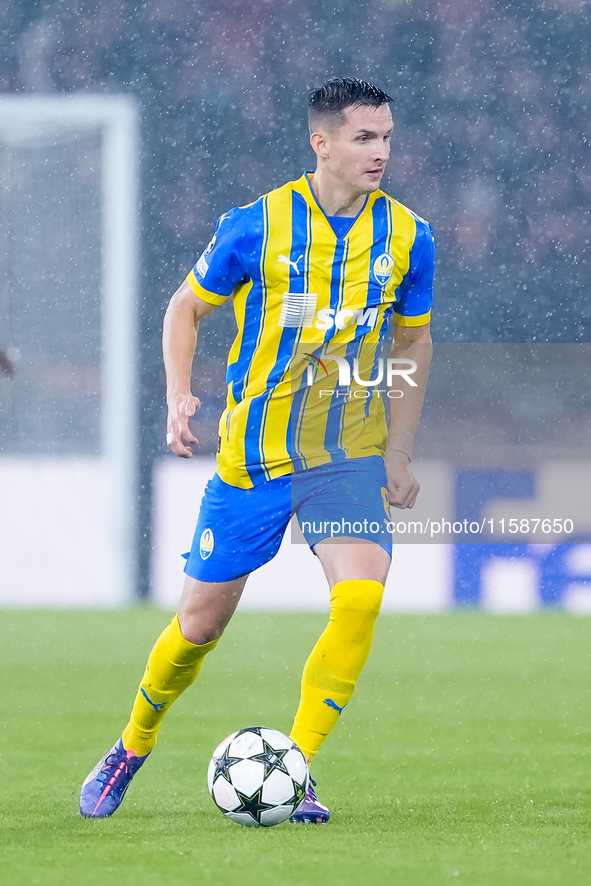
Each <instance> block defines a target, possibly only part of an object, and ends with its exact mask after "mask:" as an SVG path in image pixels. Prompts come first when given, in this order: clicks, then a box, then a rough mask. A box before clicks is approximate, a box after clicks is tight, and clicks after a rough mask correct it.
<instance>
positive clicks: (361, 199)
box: [311, 168, 367, 218]
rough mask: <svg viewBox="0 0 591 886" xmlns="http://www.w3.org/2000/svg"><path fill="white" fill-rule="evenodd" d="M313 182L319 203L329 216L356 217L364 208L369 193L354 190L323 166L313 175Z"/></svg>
mask: <svg viewBox="0 0 591 886" xmlns="http://www.w3.org/2000/svg"><path fill="white" fill-rule="evenodd" d="M311 184H312V189H313V191H314V193H315V195H316V199H317V200H318V203H319V204H320V206H321V207H322V209H323V210H324V212H325V214H326V215H327V216H329V217H333V216H342V217H343V218H355V216H356V215H359V213H360V212H361V210H362V209H363V205H364V203H365V200H366V197H367V194H363V193H362V194H360V193H359V191H358V190H355V191H353V190H352V189H351V188H350V187H347V186H346V185H345V184H344V183H343V182H341V181H339V180H338V179H335V178H334V177H333V176H331V175H330V173H328V172H327V171H326V170H323V169H322V168H319V169H317V170H316V172H315V173H314V175H313V176H312V177H311Z"/></svg>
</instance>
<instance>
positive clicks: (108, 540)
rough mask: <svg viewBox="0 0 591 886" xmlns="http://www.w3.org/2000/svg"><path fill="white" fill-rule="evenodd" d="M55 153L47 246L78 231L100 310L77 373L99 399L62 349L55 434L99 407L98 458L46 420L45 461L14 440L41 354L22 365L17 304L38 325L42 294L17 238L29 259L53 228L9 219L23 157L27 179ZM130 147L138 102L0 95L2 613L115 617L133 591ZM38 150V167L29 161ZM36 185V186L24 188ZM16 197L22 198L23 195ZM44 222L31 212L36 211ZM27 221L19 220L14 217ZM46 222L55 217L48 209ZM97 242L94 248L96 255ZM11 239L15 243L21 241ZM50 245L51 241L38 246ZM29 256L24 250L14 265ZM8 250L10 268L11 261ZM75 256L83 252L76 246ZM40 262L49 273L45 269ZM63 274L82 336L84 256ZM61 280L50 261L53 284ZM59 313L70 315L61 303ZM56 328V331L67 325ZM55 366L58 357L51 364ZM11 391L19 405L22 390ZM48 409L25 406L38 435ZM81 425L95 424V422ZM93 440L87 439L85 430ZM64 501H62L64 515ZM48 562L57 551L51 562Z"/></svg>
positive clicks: (134, 232) (134, 176)
mask: <svg viewBox="0 0 591 886" xmlns="http://www.w3.org/2000/svg"><path fill="white" fill-rule="evenodd" d="M85 138H87V139H94V142H93V144H95V145H96V148H95V149H94V154H93V157H94V166H91V164H90V161H89V160H88V157H87V156H86V155H85V153H84V150H83V149H80V148H79V145H80V142H81V141H83V140H84V139H85ZM56 143H59V144H60V145H62V144H65V145H66V147H65V148H64V149H63V150H64V151H65V152H66V153H65V154H64V156H66V159H67V163H66V164H65V165H64V170H70V173H71V178H68V175H70V173H67V172H64V173H63V175H62V173H60V171H59V170H60V167H59V158H58V161H56V164H55V165H54V170H56V171H54V172H53V173H52V174H53V176H54V178H53V179H52V184H51V187H52V189H53V190H52V194H54V195H55V194H57V196H55V204H53V205H54V206H60V205H61V206H62V209H63V212H62V213H61V214H60V218H59V219H56V222H55V225H57V226H59V225H60V224H61V223H63V225H64V227H63V231H62V232H61V234H60V235H58V234H55V243H57V244H58V245H57V246H56V245H55V244H54V246H53V250H54V253H56V251H57V254H59V240H60V238H61V240H62V241H63V242H64V244H65V245H64V249H68V244H67V241H68V238H70V239H74V240H75V238H76V237H77V236H78V233H77V232H79V236H80V238H81V242H82V245H84V243H88V244H89V246H88V248H89V249H90V250H94V251H93V255H96V265H97V267H96V272H97V273H96V281H95V286H96V297H97V298H98V299H99V300H100V309H99V308H98V307H96V311H97V320H98V322H97V324H95V325H98V326H100V332H98V331H94V330H92V329H91V328H90V327H91V326H92V325H93V324H92V323H91V322H90V320H89V321H88V330H87V331H86V332H85V333H84V334H87V335H88V336H89V338H88V341H89V342H94V344H92V348H94V349H95V350H93V353H95V352H96V355H97V356H96V357H95V358H94V362H93V365H92V366H91V365H90V364H91V362H92V361H90V359H89V362H88V367H90V368H88V367H86V368H85V369H84V372H86V373H87V375H88V374H91V370H96V383H95V387H96V391H94V389H93V390H92V391H91V390H83V391H82V393H81V394H80V390H81V382H80V378H78V379H76V378H75V376H76V359H74V358H72V359H71V360H70V361H68V348H67V343H66V345H64V346H63V347H62V353H63V354H64V356H63V363H64V365H65V366H66V367H67V366H68V362H69V363H70V364H71V367H70V369H71V373H70V374H71V376H72V390H71V391H66V393H65V394H64V396H63V397H62V399H61V400H59V402H58V405H57V406H55V407H54V413H55V414H56V415H58V414H59V415H62V413H63V416H64V418H63V423H64V434H66V435H67V428H68V418H67V410H68V408H71V409H72V410H78V412H79V413H80V415H81V416H82V418H81V419H80V422H81V424H83V419H84V417H85V413H84V410H85V409H87V410H88V415H89V414H90V413H91V412H92V409H91V406H92V408H94V406H93V405H92V404H98V405H96V411H97V419H96V422H97V425H98V427H99V428H100V431H99V433H98V434H97V435H96V436H97V438H98V439H97V440H96V448H95V451H94V452H93V451H92V445H91V446H90V448H89V446H88V445H87V444H86V443H85V444H84V445H82V444H81V452H80V453H77V452H76V451H75V450H76V447H75V445H74V446H72V443H71V441H68V444H69V449H68V447H65V450H64V451H61V450H60V446H59V433H60V431H59V428H58V424H59V422H58V419H57V418H56V419H55V421H56V428H58V430H56V432H55V433H56V437H55V441H54V443H53V444H51V443H49V444H48V451H44V449H43V442H42V440H43V438H42V434H41V432H40V434H39V443H38V444H36V448H33V451H31V449H30V448H29V450H26V447H25V446H24V444H21V443H19V440H20V441H23V440H24V435H23V433H22V430H21V431H20V432H19V427H20V426H19V421H20V422H21V424H22V418H21V416H20V411H21V404H22V402H25V403H27V402H29V401H28V400H27V397H29V396H30V391H31V390H33V387H34V386H33V384H32V382H31V380H30V378H29V381H28V382H27V384H25V383H24V381H23V382H21V379H24V378H25V376H26V375H27V372H30V366H31V365H32V364H33V363H34V362H35V359H36V357H35V351H37V352H39V347H40V348H41V351H43V347H44V344H43V341H41V344H40V345H39V347H37V346H35V348H34V347H33V346H32V343H31V356H28V347H27V345H28V344H29V342H27V332H26V328H27V323H28V321H27V320H26V317H25V315H24V314H22V312H23V310H24V307H23V303H24V302H26V300H27V293H28V294H29V295H30V298H31V304H32V308H31V310H30V314H31V315H32V316H33V317H36V316H38V314H39V311H38V309H37V307H36V305H37V302H36V299H37V298H40V296H39V295H38V293H36V290H35V286H34V285H32V283H26V284H25V283H23V275H26V274H27V273H29V272H28V270H27V267H28V266H27V262H26V261H25V260H24V259H23V258H22V257H21V253H20V252H19V248H20V247H19V243H18V231H19V230H21V228H22V230H26V231H27V237H28V236H29V232H30V231H32V233H30V237H31V242H30V243H29V244H28V246H27V250H28V251H29V252H34V250H35V249H36V248H37V247H36V244H35V236H36V233H35V231H36V230H37V228H38V229H39V230H41V229H42V228H43V230H44V231H47V230H48V220H47V219H45V220H44V222H43V225H40V224H39V225H37V228H35V225H34V224H33V225H32V226H31V225H29V227H28V228H25V226H24V222H23V221H22V220H21V219H20V218H19V216H18V213H19V200H20V197H19V196H18V194H20V193H22V192H24V191H23V190H22V189H25V190H26V188H27V183H26V182H25V183H24V184H23V178H26V176H27V174H28V172H27V171H25V173H22V170H21V166H22V161H21V159H19V158H22V157H23V156H25V155H26V156H27V158H28V159H27V163H28V164H29V165H28V166H27V170H30V169H34V168H35V166H36V167H39V168H41V167H40V164H42V163H43V157H44V153H46V152H49V151H51V149H52V147H53V148H54V147H55V145H56ZM138 144H139V138H138V110H137V105H136V103H135V101H134V100H133V99H132V98H131V97H129V96H107V95H100V96H99V95H83V94H77V95H67V96H46V95H44V96H27V97H19V96H4V97H1V98H0V174H1V175H2V180H3V190H4V192H5V194H8V195H10V190H11V187H13V186H14V188H15V189H16V190H15V194H17V196H15V197H14V199H13V201H12V203H10V196H9V197H8V201H9V205H10V207H11V209H10V211H11V212H12V213H13V218H14V219H15V220H16V221H11V217H10V216H8V215H7V216H6V219H5V225H4V230H3V237H2V240H0V250H1V251H2V252H3V253H4V255H3V256H2V260H3V261H4V265H3V267H2V270H0V277H2V279H1V280H0V286H2V287H3V288H2V292H4V305H5V306H6V305H7V306H8V307H5V310H3V311H2V305H3V302H2V299H1V297H0V311H2V313H3V314H4V317H2V315H1V314H0V349H8V350H7V353H9V354H10V348H11V347H12V352H13V353H14V354H16V358H15V371H14V374H13V379H14V381H12V380H10V381H8V380H6V379H5V380H4V381H3V383H2V384H3V389H4V391H5V392H6V391H8V393H7V394H6V397H11V398H12V400H13V401H14V402H13V403H12V406H11V410H9V409H8V407H7V411H6V414H7V415H8V414H9V413H10V415H12V419H11V421H12V426H11V427H13V429H14V430H13V432H11V431H10V429H9V428H8V419H7V421H6V422H5V433H4V436H0V490H1V494H0V498H1V499H2V508H1V509H0V511H1V513H0V561H2V567H1V568H2V573H3V580H2V582H1V583H0V606H2V605H47V606H56V605H57V606H61V605H81V606H111V605H119V604H124V603H126V602H129V601H130V600H132V599H133V596H134V593H135V587H136V568H137V564H136V548H137V522H136V521H137V517H136V515H137V482H138V481H137V474H138V470H137V469H138V464H137V459H138V434H139V431H138V418H139V416H138V346H137V319H136V314H137V304H136V301H137V274H138V234H139V231H138ZM31 146H33V147H31ZM35 151H36V152H37V154H38V159H33V160H31V159H30V157H31V156H33V155H34V154H35ZM27 152H28V153H27ZM31 152H32V153H31ZM36 156H37V155H35V157H36ZM19 163H21V166H19ZM85 164H87V166H85ZM87 167H88V168H87ZM11 170H12V172H11ZM14 170H16V172H14ZM89 170H90V171H89ZM42 175H43V173H42V171H41V172H39V174H38V175H37V173H36V172H34V173H31V175H30V180H31V183H34V182H36V181H37V180H38V179H39V177H41V179H40V180H42V181H43V179H42ZM62 178H63V181H62ZM74 179H76V181H74ZM87 181H88V182H90V185H91V186H92V187H93V188H95V189H96V194H97V195H98V196H97V201H100V205H98V206H97V209H96V213H93V214H92V219H91V221H88V220H87V219H86V218H85V216H84V211H83V210H84V206H85V202H84V200H85V198H84V189H85V182H87ZM32 186H33V185H32V184H31V188H32ZM62 186H63V190H61V200H62V201H63V202H62V203H61V204H60V197H59V194H58V191H60V189H61V188H62ZM18 188H20V189H21V191H20V192H19V191H18ZM70 189H72V191H76V194H77V195H78V197H75V198H70V196H69V192H70ZM93 193H94V192H93ZM71 199H74V200H77V201H78V202H77V203H75V205H74V204H72V206H71V207H70V206H69V202H68V201H69V200H71ZM43 211H44V210H43V208H42V207H40V208H39V212H43ZM25 212H26V210H25V209H23V210H22V213H21V214H23V213H25ZM46 213H49V214H51V207H50V208H49V209H47V210H46ZM62 216H63V217H62ZM64 219H65V221H64ZM91 224H93V225H94V228H93V230H92V231H91V230H86V227H87V226H90V225H91ZM11 238H12V239H11ZM97 238H98V239H100V248H99V245H98V243H97ZM20 239H21V241H22V237H21V238H20ZM45 240H46V241H47V237H46V238H45ZM27 250H24V248H23V250H22V251H23V254H24V253H25V252H26V251H27ZM39 250H40V252H41V253H43V243H41V244H40V245H39ZM11 251H12V253H14V255H16V256H17V257H16V258H14V255H12V257H11V255H9V253H11ZM75 254H76V245H73V246H71V247H70V253H68V256H70V255H73V256H75ZM80 254H81V255H83V249H82V248H81V249H80ZM99 255H100V258H99ZM7 256H8V257H7ZM30 259H31V260H35V255H34V254H33V255H31V256H30ZM49 264H51V263H50V262H48V265H49ZM64 264H67V265H68V270H67V271H64V273H67V274H68V275H69V278H68V286H69V288H64V292H65V293H66V289H67V293H69V294H67V295H66V296H65V298H68V299H70V300H71V301H72V304H73V305H75V311H74V313H73V314H72V317H73V319H72V323H73V326H72V335H73V336H74V337H75V336H76V335H77V334H78V329H77V327H79V326H80V323H79V321H78V320H76V319H75V318H76V317H84V316H85V313H84V312H85V306H84V304H80V305H76V304H75V299H76V297H77V294H76V290H77V288H78V286H77V283H76V280H77V279H78V277H79V279H80V289H79V291H80V292H81V293H82V292H83V290H84V286H83V285H82V282H83V281H84V274H85V268H84V267H83V264H84V262H83V259H82V258H80V261H79V262H78V264H79V265H80V267H79V268H77V269H75V270H71V266H72V265H75V264H76V260H75V258H74V259H73V260H72V259H70V258H69V257H68V260H67V262H65V263H64ZM35 273H36V275H37V278H38V280H39V284H40V285H41V286H43V285H45V284H44V283H43V280H44V275H45V279H46V284H47V286H48V287H49V290H50V291H51V275H52V273H53V272H52V269H51V267H46V268H43V267H42V266H41V267H39V268H36V270H35ZM59 273H60V271H59V262H58V276H59ZM76 275H78V277H77V276H76ZM84 285H85V286H87V287H88V286H89V285H90V284H89V283H88V281H85V282H84ZM19 287H20V289H19ZM80 298H82V295H80ZM58 300H59V299H58ZM91 302H92V298H88V292H87V295H86V303H87V304H88V305H89V308H92V310H94V309H95V308H94V307H92V305H91ZM39 303H40V304H42V303H41V302H39ZM45 309H47V314H46V316H47V324H46V326H47V327H48V329H47V335H48V336H52V335H53V336H54V338H55V335H56V330H55V329H54V328H53V327H52V322H53V321H52V319H51V318H52V316H57V314H55V305H54V304H48V305H43V304H42V313H43V312H44V311H45ZM52 310H53V311H54V313H53V314H52ZM61 310H62V311H63V310H65V309H64V307H63V304H62V306H61ZM19 312H20V313H19ZM44 316H45V314H44ZM23 317H25V319H23ZM15 318H16V319H15ZM19 318H20V319H19ZM11 322H12V328H11ZM56 322H57V321H56ZM60 323H61V327H60V328H61V329H62V330H63V325H64V324H63V320H62V321H60ZM19 324H20V325H19ZM60 334H64V335H65V333H60ZM36 335H37V336H38V337H39V336H41V339H43V334H42V333H39V332H38V331H37V333H36ZM92 336H94V338H92ZM11 337H12V338H13V339H14V340H11ZM19 337H20V338H19ZM7 339H8V340H7ZM17 339H19V340H18V341H17ZM80 341H81V343H79V344H78V345H77V347H78V348H79V350H82V351H83V350H84V342H83V341H82V339H81V340H80ZM23 342H24V344H23ZM89 347H91V346H90V345H89ZM50 348H51V344H50V343H49V342H48V343H47V351H48V352H49V350H50ZM92 348H91V350H92ZM77 359H78V366H80V365H81V364H83V363H84V361H83V359H82V360H81V359H80V358H79V357H78V358H77ZM48 362H51V361H49V358H48V361H46V362H45V363H44V362H43V361H42V360H41V361H40V362H39V366H38V371H37V375H39V374H41V375H43V373H45V374H46V375H47V377H48V378H49V379H51V378H53V377H54V376H55V377H59V378H60V379H61V381H60V384H62V386H63V387H64V386H65V387H66V388H67V385H68V378H67V377H66V378H65V380H64V379H62V376H66V375H67V373H66V371H65V370H63V369H62V370H61V375H60V374H59V373H60V370H59V367H58V368H55V369H54V370H52V371H53V375H52V373H51V372H49V371H48V370H47V368H46V367H47V363H48ZM58 362H59V360H58V359H57V358H54V365H55V367H57V364H58ZM19 370H21V371H19ZM84 372H82V371H80V372H79V373H78V375H79V377H83V376H84ZM19 384H20V385H21V389H20V390H21V394H19V393H18V391H19ZM47 384H50V381H48V382H47ZM58 387H59V385H58ZM88 387H89V389H90V388H92V383H90V382H89V385H88ZM9 388H10V390H9ZM77 392H78V393H77ZM6 397H5V399H6ZM19 397H20V398H21V399H20V400H19ZM68 398H69V399H68ZM93 398H94V399H93ZM44 404H45V405H43V404H42V405H40V406H35V408H34V409H33V407H31V410H32V411H33V412H35V414H37V413H38V414H39V415H41V418H40V419H39V421H40V424H41V425H42V424H43V415H45V416H46V418H45V425H46V426H49V425H51V415H50V412H51V408H50V407H51V400H50V398H49V397H46V401H44ZM88 404H90V406H89V405H88ZM44 410H45V413H44ZM60 410H61V412H60ZM0 414H1V412H0ZM47 416H49V418H47ZM86 417H87V416H86ZM88 422H89V423H90V424H92V422H91V420H90V419H88ZM70 423H71V424H72V425H73V426H74V427H76V420H75V418H70ZM88 433H89V435H90V431H89V432H88ZM19 434H20V436H19ZM65 440H66V437H64V441H65ZM19 447H20V448H19ZM23 447H24V449H23ZM85 447H86V448H85ZM48 477H50V479H49V480H48ZM44 484H45V485H44ZM27 490H29V493H28V492H27ZM27 496H29V497H27ZM64 500H66V501H69V502H70V504H69V505H68V506H67V507H66V506H65V505H64ZM35 507H37V508H40V510H41V513H43V514H45V515H46V519H47V517H49V518H50V517H51V513H52V508H53V509H54V511H55V520H54V521H53V524H54V525H49V526H45V527H44V532H46V533H47V532H48V533H50V535H52V536H53V535H55V539H54V541H53V542H50V541H47V540H43V541H41V543H40V544H41V549H42V551H45V555H44V556H42V555H41V554H40V555H39V562H36V563H35V558H36V541H35V527H34V523H35V519H34V517H35V515H34V513H30V515H29V520H28V521H27V514H26V511H27V509H29V510H30V509H31V508H35ZM85 508H86V509H87V510H89V511H95V512H96V513H95V516H96V521H95V522H93V520H92V519H91V518H90V517H89V514H88V513H87V512H85ZM81 515H83V516H81ZM64 520H65V523H64ZM68 520H70V522H71V525H70V523H68ZM27 524H29V525H27ZM27 529H29V534H28V537H26V535H27ZM68 533H70V534H71V535H72V536H73V543H72V545H71V546H70V547H68V545H67V544H65V542H64V536H65V535H67V534H68ZM2 538H3V539H4V542H2ZM27 550H28V551H29V557H28V558H26V557H25V559H24V560H23V553H24V552H25V551H27ZM55 551H58V552H61V554H59V555H57V554H56V555H55V556H54V552H55ZM93 551H94V556H96V557H97V558H102V560H103V561H104V560H105V559H106V562H101V563H100V564H96V565H95V567H94V569H93V559H94V558H93V556H92V552H93ZM83 555H85V556H86V562H87V564H88V570H89V571H88V572H87V574H83V573H82V574H81V573H80V570H81V569H83V568H84V556H83ZM48 560H49V562H48ZM31 561H32V562H31ZM93 572H94V575H93V574H92V573H93ZM35 576H37V578H38V579H40V580H41V583H42V584H43V590H40V589H39V588H38V587H37V588H35V587H33V586H34V585H35V584H36V582H35ZM37 583H38V582H37Z"/></svg>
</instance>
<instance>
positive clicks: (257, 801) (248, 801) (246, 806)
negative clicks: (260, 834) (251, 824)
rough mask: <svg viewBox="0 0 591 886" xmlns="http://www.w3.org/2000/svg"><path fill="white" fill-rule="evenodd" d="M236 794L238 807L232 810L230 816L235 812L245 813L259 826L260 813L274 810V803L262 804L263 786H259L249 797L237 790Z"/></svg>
mask: <svg viewBox="0 0 591 886" xmlns="http://www.w3.org/2000/svg"><path fill="white" fill-rule="evenodd" d="M235 790H236V789H235ZM236 794H237V796H238V799H239V800H240V806H238V807H237V808H236V809H232V814H234V813H236V812H247V813H248V814H249V815H250V816H251V817H252V818H254V820H255V821H256V823H257V824H261V812H265V810H266V809H275V804H274V803H263V797H262V794H263V785H261V786H260V788H259V789H258V791H255V792H254V794H253V795H252V796H251V797H247V796H246V794H242V793H241V792H240V791H238V790H236Z"/></svg>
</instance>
